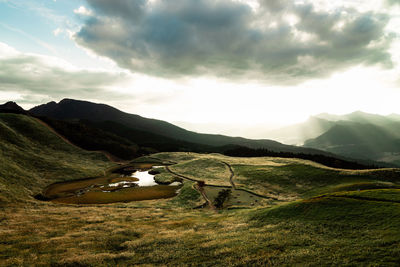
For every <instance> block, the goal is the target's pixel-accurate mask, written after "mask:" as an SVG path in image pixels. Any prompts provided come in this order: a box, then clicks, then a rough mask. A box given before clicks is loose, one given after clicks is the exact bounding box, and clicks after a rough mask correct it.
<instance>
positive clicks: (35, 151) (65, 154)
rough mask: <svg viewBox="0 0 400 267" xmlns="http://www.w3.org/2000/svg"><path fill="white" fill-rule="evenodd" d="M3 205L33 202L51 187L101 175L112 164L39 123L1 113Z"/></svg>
mask: <svg viewBox="0 0 400 267" xmlns="http://www.w3.org/2000/svg"><path fill="white" fill-rule="evenodd" d="M0 162H1V167H0V202H9V201H16V200H17V199H18V200H26V199H27V198H28V199H32V196H33V195H35V194H37V193H39V192H41V190H42V189H43V188H44V187H45V186H46V185H48V184H51V183H54V182H56V181H63V180H70V179H76V178H82V177H88V176H94V175H98V174H100V173H101V172H102V171H103V169H104V168H106V167H107V166H110V165H111V163H110V162H109V161H108V160H107V158H106V157H105V156H104V155H103V154H102V153H95V152H87V151H84V150H82V149H80V148H77V147H75V146H73V145H71V144H69V143H67V142H65V141H64V140H63V139H61V138H60V137H59V136H57V135H56V134H55V133H54V132H53V131H51V130H50V129H49V128H48V127H46V126H45V125H43V124H42V123H41V122H40V121H39V120H37V119H35V118H33V117H30V116H26V115H19V114H11V113H0Z"/></svg>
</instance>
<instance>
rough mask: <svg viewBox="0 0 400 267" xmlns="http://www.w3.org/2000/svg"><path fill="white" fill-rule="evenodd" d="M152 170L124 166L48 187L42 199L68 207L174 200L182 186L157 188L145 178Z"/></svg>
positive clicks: (148, 177) (173, 184)
mask: <svg viewBox="0 0 400 267" xmlns="http://www.w3.org/2000/svg"><path fill="white" fill-rule="evenodd" d="M152 167H153V166H151V165H146V166H143V164H142V165H140V166H135V165H132V166H128V167H126V166H125V167H123V168H121V169H118V170H115V171H114V172H113V173H111V174H110V175H108V176H104V177H97V178H89V179H82V180H75V181H68V182H62V183H56V184H52V185H50V186H48V187H47V188H46V189H45V190H44V192H43V195H44V197H45V198H47V199H50V200H51V201H53V202H57V203H68V204H107V203H114V202H130V201H139V200H150V199H161V198H170V197H174V196H176V195H177V193H178V190H179V189H180V188H181V187H182V184H181V183H176V182H175V183H172V184H170V185H159V184H157V183H156V182H155V181H154V175H152V174H149V169H150V168H152ZM158 167H159V166H158Z"/></svg>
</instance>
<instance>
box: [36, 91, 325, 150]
mask: <svg viewBox="0 0 400 267" xmlns="http://www.w3.org/2000/svg"><path fill="white" fill-rule="evenodd" d="M30 112H31V113H32V114H35V115H39V116H46V117H50V118H53V119H58V120H84V121H89V122H91V123H93V124H95V126H96V127H99V128H101V129H107V131H112V132H113V133H114V134H117V135H120V133H119V132H121V131H122V132H124V133H123V135H124V136H123V137H124V138H127V137H126V134H127V133H128V132H129V131H133V130H134V131H141V132H146V135H148V136H149V135H150V134H153V136H154V135H156V136H157V138H160V137H164V138H169V139H170V140H175V141H177V140H179V141H180V142H187V143H191V144H198V146H200V145H206V146H211V147H219V146H226V145H238V146H245V147H250V148H265V149H269V150H271V151H277V152H281V151H284V152H296V153H300V152H301V153H306V154H329V153H327V152H323V151H319V150H316V149H313V148H305V147H297V146H290V145H284V144H281V143H279V142H276V141H273V140H268V139H259V140H253V139H246V138H242V137H231V136H224V135H217V134H200V133H196V132H191V131H187V130H185V129H183V128H180V127H178V126H175V125H173V124H171V123H168V122H165V121H161V120H156V119H149V118H144V117H141V116H139V115H135V114H128V113H125V112H122V111H120V110H118V109H116V108H113V107H111V106H108V105H105V104H96V103H91V102H87V101H80V100H73V99H64V100H62V101H60V102H59V103H58V104H57V103H54V102H50V103H48V104H44V105H40V106H37V107H34V108H32V109H31V110H30ZM112 124H114V125H112ZM114 126H116V127H118V128H119V130H118V133H117V130H115V129H114ZM142 137H143V135H142ZM142 137H141V138H142ZM154 137H155V136H154ZM134 142H135V143H136V140H135V141H134ZM149 143H150V144H151V140H150V142H149ZM157 143H159V142H158V141H157ZM164 144H165V143H164ZM168 150H170V148H169V149H168Z"/></svg>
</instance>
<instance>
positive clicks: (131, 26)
mask: <svg viewBox="0 0 400 267" xmlns="http://www.w3.org/2000/svg"><path fill="white" fill-rule="evenodd" d="M87 2H88V4H89V5H90V7H91V9H93V16H92V17H90V18H88V19H87V20H86V21H85V22H84V25H83V26H82V28H81V29H80V31H79V32H77V33H76V35H75V40H76V42H77V43H78V44H79V45H81V46H84V47H86V48H89V49H90V50H92V51H93V52H95V53H97V54H98V55H101V56H106V57H108V58H110V59H112V60H114V61H115V62H116V63H117V64H118V65H119V66H120V67H122V68H126V69H129V70H131V71H132V72H139V73H145V74H150V75H153V76H161V77H172V78H173V77H186V76H189V77H190V76H199V75H200V76H209V75H211V76H217V77H226V78H239V79H243V78H245V79H255V80H265V81H269V82H272V83H277V84H279V83H298V82H301V81H303V80H306V79H309V78H315V77H323V76H326V75H330V74H331V73H333V72H335V71H338V70H340V69H344V68H347V67H350V66H354V65H359V64H364V65H374V64H380V65H382V66H384V67H391V64H392V62H391V56H390V54H389V52H388V48H389V46H390V43H391V38H390V37H389V35H388V34H386V33H385V31H384V28H385V26H386V25H387V23H388V21H389V16H388V15H385V14H380V13H377V12H372V11H371V12H361V11H357V10H356V9H354V8H345V7H337V8H335V9H334V10H322V9H319V8H318V9H317V8H316V7H315V6H314V5H313V4H311V2H310V3H309V2H304V1H303V2H302V3H295V2H293V1H289V0H260V1H259V2H258V8H252V7H250V6H249V5H247V4H246V3H245V2H239V1H233V0H176V1H175V2H174V5H168V3H167V1H162V0H156V1H145V0H117V1H106V0H87Z"/></svg>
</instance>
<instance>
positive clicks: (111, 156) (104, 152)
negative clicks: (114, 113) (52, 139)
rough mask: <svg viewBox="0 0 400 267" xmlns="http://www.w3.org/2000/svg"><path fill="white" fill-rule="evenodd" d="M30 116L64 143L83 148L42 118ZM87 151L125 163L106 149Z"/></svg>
mask: <svg viewBox="0 0 400 267" xmlns="http://www.w3.org/2000/svg"><path fill="white" fill-rule="evenodd" d="M32 118H33V119H35V120H36V121H37V122H39V123H40V124H42V125H43V126H45V127H46V128H48V129H49V130H50V131H52V132H53V133H54V134H55V135H57V136H58V137H60V138H61V139H62V140H64V141H65V142H66V143H68V144H70V145H72V146H74V147H76V148H79V149H83V148H81V147H79V146H77V145H75V144H74V143H72V142H71V141H69V140H68V139H67V138H66V137H65V136H63V135H61V134H59V133H58V132H57V131H56V130H54V128H53V127H51V126H50V125H48V124H47V123H45V122H44V121H42V120H40V119H38V118H36V117H32ZM84 150H86V149H84ZM87 151H90V152H98V153H102V154H104V155H105V156H106V157H107V158H108V160H109V161H112V162H115V163H118V164H123V163H126V162H125V161H123V160H121V159H120V158H118V157H116V156H114V155H112V154H110V153H108V152H107V151H104V150H87Z"/></svg>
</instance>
